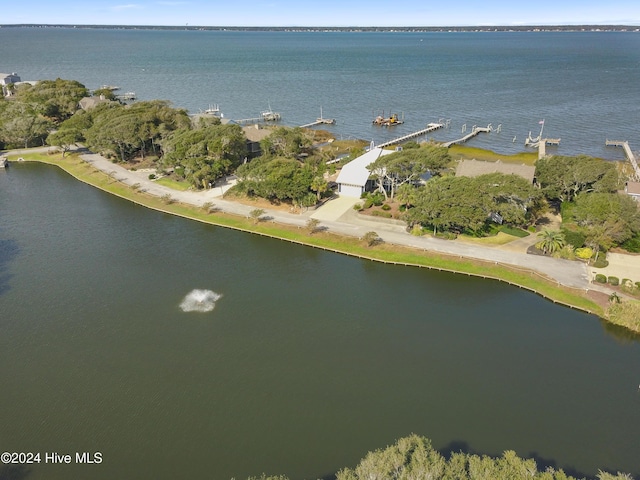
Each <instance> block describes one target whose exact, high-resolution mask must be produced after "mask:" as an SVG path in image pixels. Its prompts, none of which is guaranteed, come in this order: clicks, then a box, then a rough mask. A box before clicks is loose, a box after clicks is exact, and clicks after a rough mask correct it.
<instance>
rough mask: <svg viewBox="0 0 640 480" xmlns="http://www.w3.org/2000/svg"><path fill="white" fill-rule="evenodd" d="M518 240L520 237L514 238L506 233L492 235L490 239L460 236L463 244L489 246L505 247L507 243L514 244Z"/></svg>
mask: <svg viewBox="0 0 640 480" xmlns="http://www.w3.org/2000/svg"><path fill="white" fill-rule="evenodd" d="M517 238H518V237H514V236H513V235H509V234H507V233H504V232H498V233H497V234H496V235H492V236H490V237H471V236H469V235H459V236H458V240H460V241H462V242H465V243H473V244H474V245H487V246H495V245H504V244H505V243H509V242H513V241H514V240H516V239H517Z"/></svg>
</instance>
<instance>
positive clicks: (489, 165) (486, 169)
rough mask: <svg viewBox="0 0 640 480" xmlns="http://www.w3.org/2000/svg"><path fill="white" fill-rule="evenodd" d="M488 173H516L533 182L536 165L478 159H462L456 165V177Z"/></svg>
mask: <svg viewBox="0 0 640 480" xmlns="http://www.w3.org/2000/svg"><path fill="white" fill-rule="evenodd" d="M488 173H504V174H506V175H510V174H512V175H518V176H520V177H522V178H524V179H525V180H527V181H528V182H529V183H533V181H534V178H535V173H536V167H534V166H532V165H524V164H523V165H518V164H515V163H503V162H501V161H499V160H498V161H497V162H483V161H479V160H475V159H474V160H462V161H461V162H460V163H458V166H457V167H456V177H479V176H480V175H486V174H488Z"/></svg>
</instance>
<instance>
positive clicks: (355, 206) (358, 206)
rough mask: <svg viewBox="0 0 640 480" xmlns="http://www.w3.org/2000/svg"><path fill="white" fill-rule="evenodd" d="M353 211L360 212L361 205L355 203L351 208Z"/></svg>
mask: <svg viewBox="0 0 640 480" xmlns="http://www.w3.org/2000/svg"><path fill="white" fill-rule="evenodd" d="M353 209H354V210H355V211H356V212H359V211H360V210H362V204H361V203H356V204H355V205H354V206H353Z"/></svg>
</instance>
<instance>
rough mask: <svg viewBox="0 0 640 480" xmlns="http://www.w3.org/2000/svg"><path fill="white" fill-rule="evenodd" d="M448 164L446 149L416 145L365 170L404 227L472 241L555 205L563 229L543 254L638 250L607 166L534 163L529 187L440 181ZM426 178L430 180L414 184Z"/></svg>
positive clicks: (492, 180) (494, 177) (635, 221)
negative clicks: (397, 206) (396, 207)
mask: <svg viewBox="0 0 640 480" xmlns="http://www.w3.org/2000/svg"><path fill="white" fill-rule="evenodd" d="M450 161H451V159H450V158H449V155H448V153H447V152H446V149H443V148H442V147H437V146H432V145H423V146H422V147H418V148H410V149H405V150H403V151H401V152H396V153H393V154H390V155H386V156H383V157H380V158H379V159H378V160H377V161H376V162H374V163H373V164H371V165H370V166H369V169H370V171H371V174H372V178H373V179H374V180H375V181H376V183H377V187H378V188H377V190H378V191H379V192H382V193H383V194H384V196H385V199H386V200H389V201H393V200H397V201H399V202H401V203H402V204H404V207H405V212H404V214H403V219H404V220H405V221H406V222H407V224H408V226H409V228H414V227H415V226H420V227H423V228H427V229H429V230H431V231H433V232H434V234H438V233H443V234H447V235H457V234H460V233H467V234H472V235H476V236H478V235H484V234H487V233H488V232H489V231H491V226H492V225H493V224H494V223H495V221H496V220H499V221H501V222H503V223H504V224H505V225H508V226H512V227H517V228H527V227H529V226H531V225H533V224H535V223H536V221H537V220H538V219H539V218H540V217H541V216H542V215H543V214H544V213H546V212H547V211H548V208H549V205H550V204H551V205H554V206H556V207H558V208H559V206H560V205H562V214H563V230H562V231H548V232H546V233H544V235H542V238H541V240H540V242H539V245H540V248H541V249H542V250H543V251H545V252H546V253H549V254H556V255H562V256H567V257H571V258H573V257H575V252H576V249H580V248H581V247H588V248H589V249H590V250H591V251H592V252H593V253H594V255H595V256H596V257H597V254H598V252H599V251H600V250H609V249H610V248H612V247H615V246H618V245H623V246H625V248H628V249H630V250H632V251H638V250H640V211H639V210H638V205H637V203H636V202H634V200H633V199H631V198H630V197H629V196H628V195H625V194H622V193H620V192H619V191H618V190H619V188H620V186H621V181H620V174H619V171H618V168H617V166H616V164H615V163H614V162H607V161H604V160H602V159H597V158H592V157H587V156H583V155H580V156H577V157H567V156H553V157H546V158H543V159H540V160H538V162H537V163H536V179H537V184H536V185H535V186H534V185H531V184H530V183H529V182H528V181H526V180H525V179H524V178H521V177H519V176H517V175H505V174H500V173H492V174H487V175H481V176H478V177H475V178H471V177H455V176H451V175H442V173H443V172H444V170H445V168H446V167H447V166H448V165H449V164H450ZM426 172H430V173H431V174H432V175H433V176H434V178H431V179H430V180H429V181H428V182H418V181H417V179H419V178H420V176H422V175H424V173H426ZM581 253H584V251H583V252H581Z"/></svg>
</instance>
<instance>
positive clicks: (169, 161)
mask: <svg viewBox="0 0 640 480" xmlns="http://www.w3.org/2000/svg"><path fill="white" fill-rule="evenodd" d="M163 147H164V149H165V154H164V156H163V158H162V165H163V166H164V167H166V168H175V167H183V170H184V177H185V178H186V179H187V180H188V181H189V182H190V183H191V184H192V185H193V186H194V187H196V188H205V187H206V186H207V185H208V184H209V183H215V181H216V180H218V179H219V178H222V177H224V176H225V175H228V174H229V173H231V172H232V171H233V170H234V169H235V168H236V167H238V166H239V165H240V164H241V163H242V159H243V158H244V157H245V156H246V155H247V142H246V137H245V136H244V133H243V131H242V128H241V127H240V126H238V125H213V124H207V125H203V126H201V127H199V128H196V129H191V128H181V129H178V130H176V131H175V132H173V133H172V134H171V135H169V136H168V137H167V138H166V139H165V140H164V141H163Z"/></svg>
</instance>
